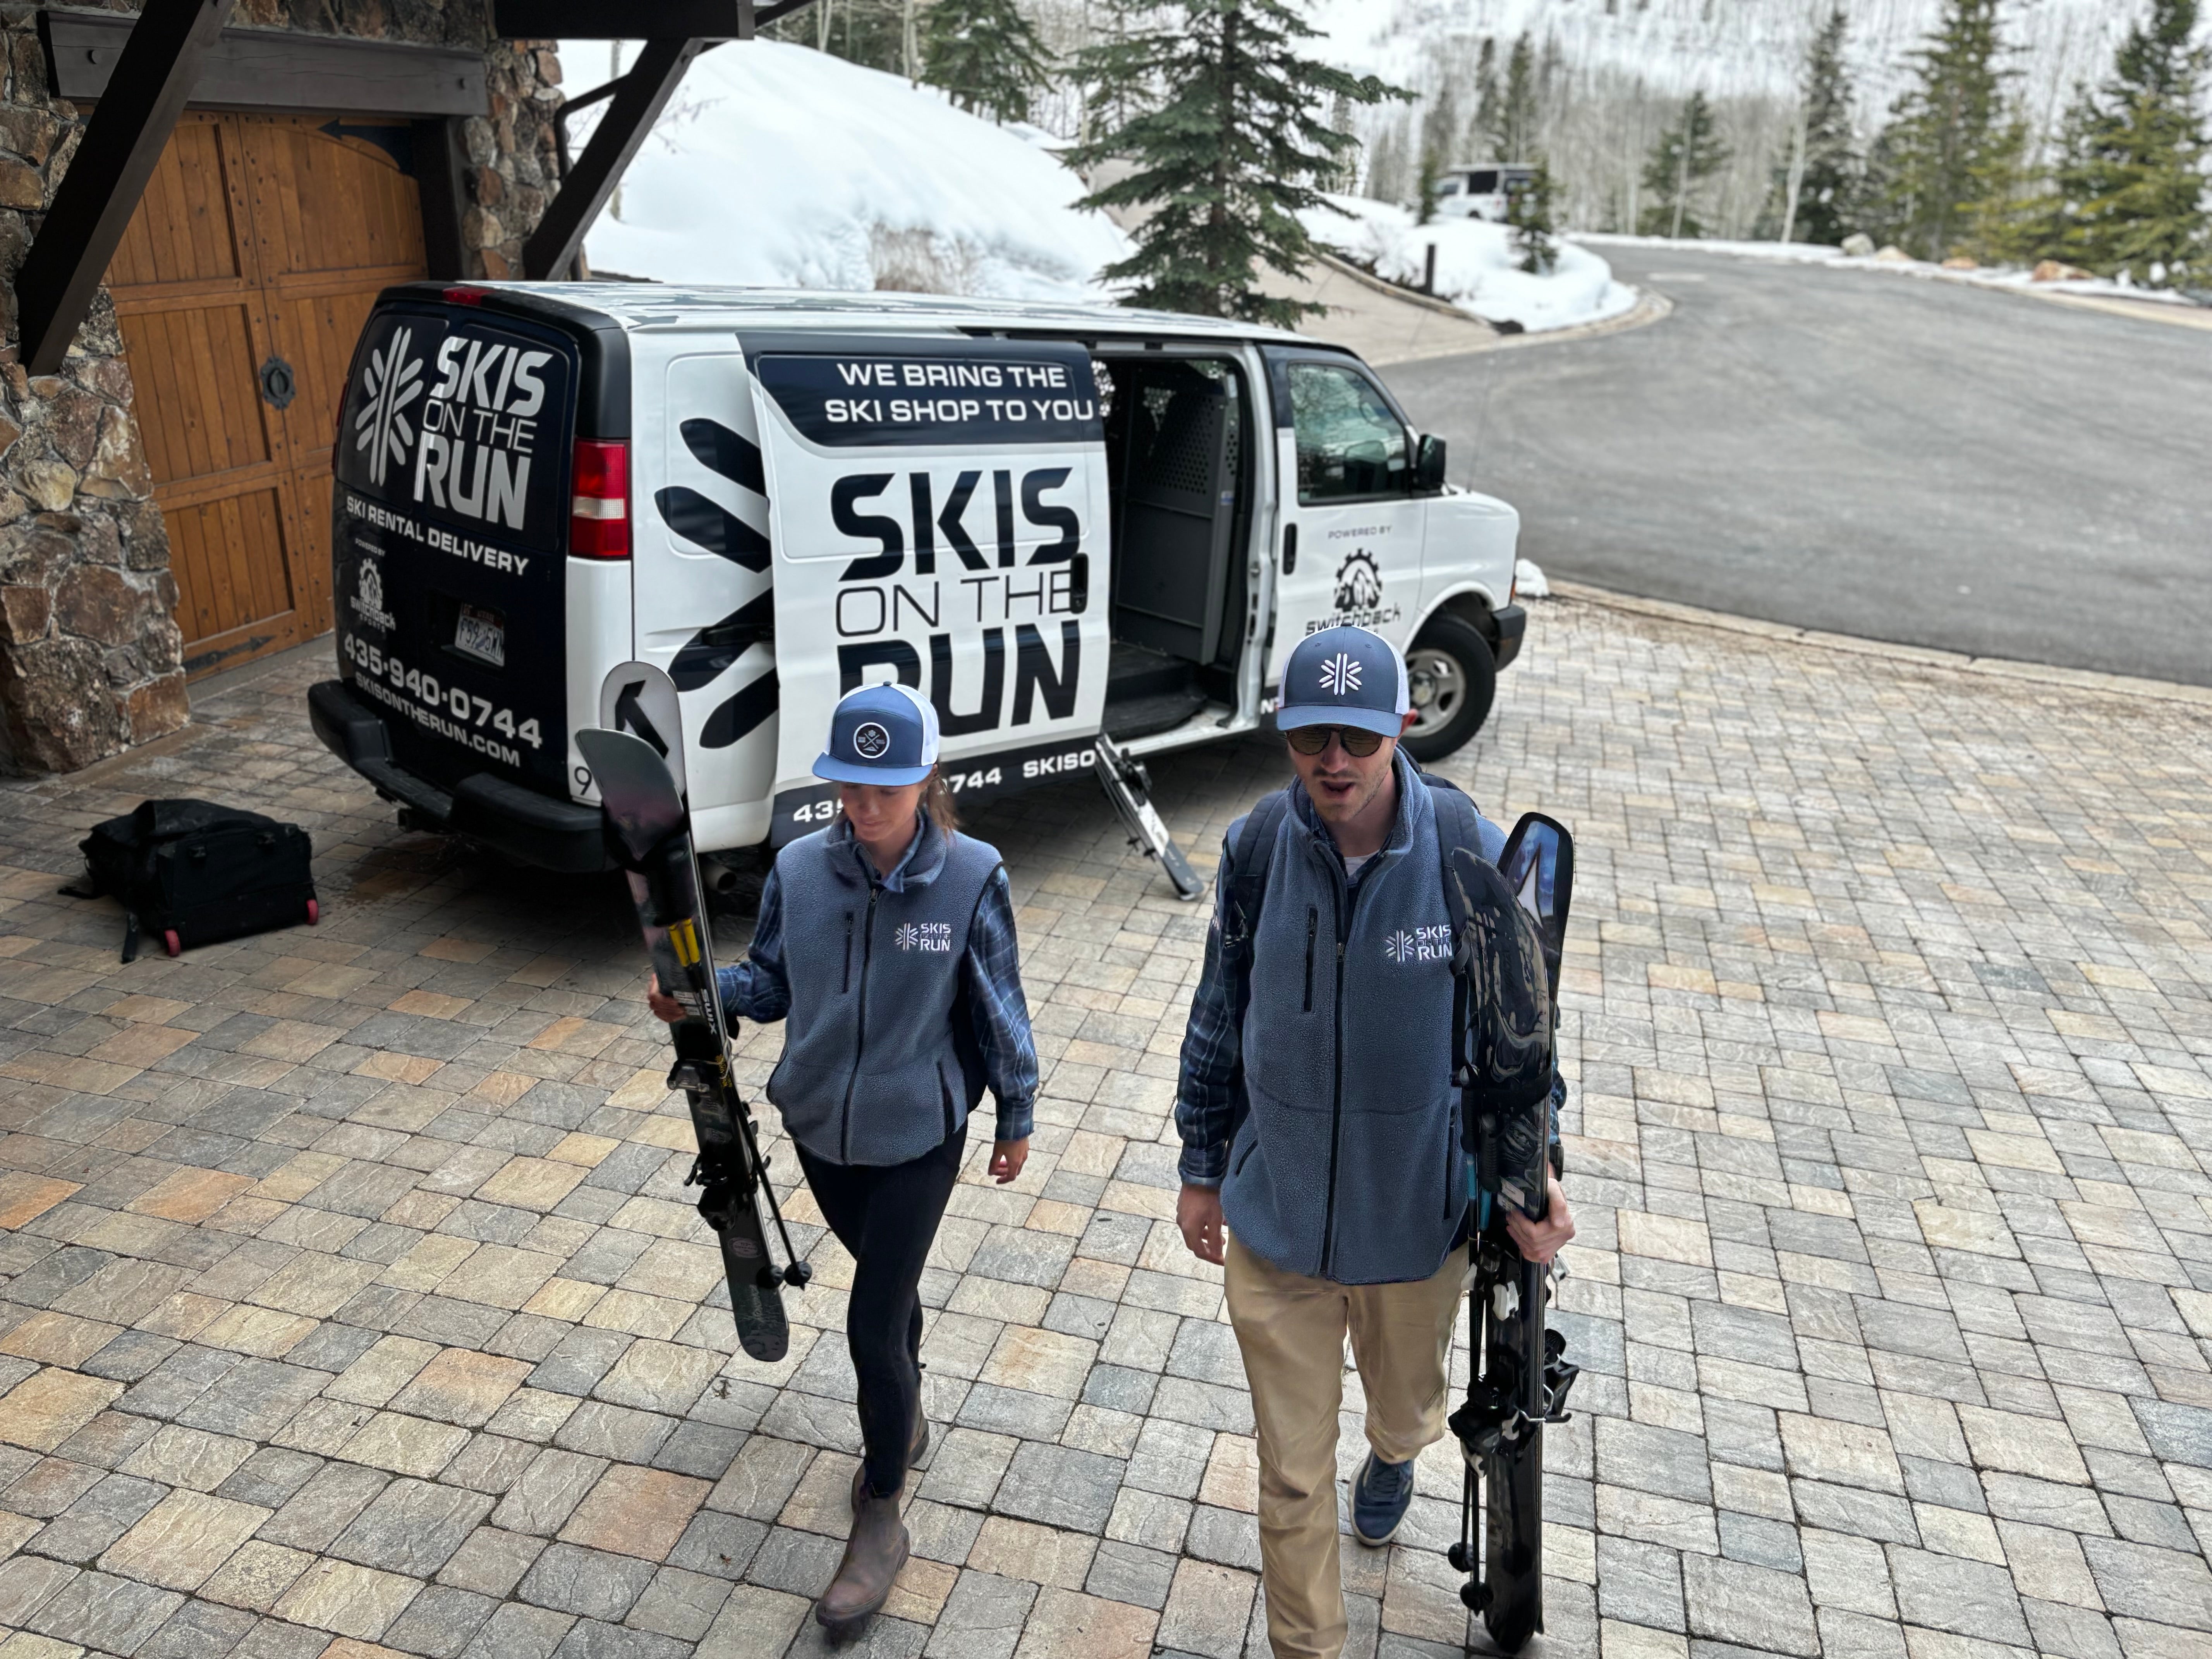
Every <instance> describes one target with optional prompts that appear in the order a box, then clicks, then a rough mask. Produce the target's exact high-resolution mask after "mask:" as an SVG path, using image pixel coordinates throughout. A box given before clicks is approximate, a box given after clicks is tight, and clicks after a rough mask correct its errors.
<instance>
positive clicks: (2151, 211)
mask: <svg viewBox="0 0 2212 1659" xmlns="http://www.w3.org/2000/svg"><path fill="white" fill-rule="evenodd" d="M2196 28H2197V0H2152V5H2151V11H2150V15H2149V16H2148V18H2147V19H2146V20H2145V21H2142V22H2140V23H2138V24H2137V25H2136V27H2134V28H2132V29H2130V31H2129V32H2128V35H2127V38H2126V39H2125V40H2123V41H2122V42H2121V44H2120V48H2119V51H2118V54H2117V55H2116V56H2115V57H2114V58H2113V61H2112V79H2111V80H2109V81H2107V82H2106V83H2105V84H2104V86H2103V87H2102V88H2100V90H2099V91H2098V92H2096V93H2094V94H2092V93H2090V92H2088V91H2087V90H2086V89H2085V90H2083V91H2082V92H2081V94H2080V95H2079V97H2077V99H2076V100H2075V106H2074V108H2073V110H2072V111H2071V112H2069V116H2068V119H2067V124H2066V131H2065V136H2064V141H2063V153H2062V159H2061V161H2060V162H2059V165H2058V168H2057V185H2058V194H2059V197H2061V198H2062V200H2063V204H2064V205H2063V209H2062V212H2063V229H2062V233H2061V234H2062V237H2063V241H2062V244H2061V247H2060V249H2059V250H2057V251H2062V252H2063V253H2064V255H2065V257H2066V258H2069V259H2071V260H2072V261H2073V262H2074V263H2075V264H2079V265H2084V266H2087V268H2088V269H2089V270H2093V271H2096V272H2098V273H2100V275H2103V276H2120V275H2123V274H2124V275H2125V276H2128V277H2129V278H2130V280H2131V281H2134V282H2138V283H2161V282H2162V283H2172V284H2173V285H2175V286H2177V287H2179V286H2184V285H2187V284H2190V283H2201V282H2203V280H2204V279H2205V277H2206V276H2207V274H2208V273H2212V216H2208V215H2207V214H2206V211H2205V206H2204V194H2205V174H2204V166H2205V161H2206V159H2207V157H2208V156H2212V137H2208V135H2207V132H2206V129H2205V117H2204V111H2203V104H2202V98H2203V85H2204V80H2205V76H2206V74H2207V72H2208V70H2212V47H2206V46H2191V44H2190V42H2191V36H2192V35H2193V34H2194V33H2195V32H2196Z"/></svg>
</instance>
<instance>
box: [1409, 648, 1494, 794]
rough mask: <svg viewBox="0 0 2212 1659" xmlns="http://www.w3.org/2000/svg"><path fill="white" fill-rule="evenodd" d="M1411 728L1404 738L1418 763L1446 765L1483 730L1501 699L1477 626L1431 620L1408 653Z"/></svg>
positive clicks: (1490, 658)
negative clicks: (1495, 699)
mask: <svg viewBox="0 0 2212 1659" xmlns="http://www.w3.org/2000/svg"><path fill="white" fill-rule="evenodd" d="M1406 682H1407V694H1408V701H1409V702H1410V703H1411V705H1412V708H1413V726H1411V727H1410V728H1409V729H1408V730H1407V732H1406V735H1405V737H1404V738H1403V739H1402V740H1401V741H1403V743H1404V744H1405V746H1406V751H1407V753H1408V754H1410V755H1411V756H1413V758H1414V759H1415V760H1417V761H1422V762H1428V761H1438V760H1442V759H1443V757H1445V756H1447V755H1449V754H1450V753H1452V752H1453V751H1454V750H1456V749H1458V748H1460V747H1461V746H1462V745H1463V744H1465V743H1466V742H1467V741H1468V738H1472V737H1473V736H1474V734H1475V733H1476V732H1479V731H1480V730H1481V729H1482V723H1483V721H1484V720H1487V719H1488V718H1489V716H1490V703H1491V699H1492V697H1494V696H1497V694H1498V661H1497V659H1496V658H1495V657H1493V656H1492V654H1491V650H1490V641H1487V640H1486V639H1484V638H1483V637H1482V635H1481V634H1480V632H1479V631H1478V630H1477V629H1476V628H1475V626H1474V623H1470V622H1468V620H1467V619H1466V618H1465V617H1455V616H1453V615H1451V614H1450V613H1449V612H1446V613H1445V614H1443V615H1442V616H1437V617H1431V618H1430V619H1429V624H1428V626H1427V627H1425V628H1424V629H1422V630H1421V636H1420V638H1419V639H1417V640H1415V641H1413V649H1412V650H1410V651H1408V652H1407V653H1406Z"/></svg>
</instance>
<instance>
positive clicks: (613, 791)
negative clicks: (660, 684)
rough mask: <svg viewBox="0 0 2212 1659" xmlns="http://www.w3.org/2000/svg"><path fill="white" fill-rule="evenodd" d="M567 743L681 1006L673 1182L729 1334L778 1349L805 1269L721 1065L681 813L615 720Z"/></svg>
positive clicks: (675, 1032) (722, 1049)
mask: <svg viewBox="0 0 2212 1659" xmlns="http://www.w3.org/2000/svg"><path fill="white" fill-rule="evenodd" d="M576 746H577V748H578V750H580V751H581V753H582V755H583V757H584V760H585V763H586V764H587V765H588V766H590V768H591V769H592V781H593V782H595V783H596V784H597V785H598V786H599V803H600V808H601V811H603V812H604V813H605V817H606V822H607V826H608V829H609V832H610V833H609V836H608V841H609V844H610V846H611V848H612V849H613V850H614V851H615V853H616V854H617V858H618V859H619V860H620V862H621V864H622V866H623V871H624V872H625V873H626V874H627V875H628V877H629V890H630V896H631V897H632V898H633V899H634V900H635V902H636V904H637V917H638V922H639V925H640V927H641V928H642V929H643V931H644V933H645V946H646V951H647V955H649V956H650V957H652V959H653V973H654V975H655V976H656V977H658V978H659V981H660V988H661V989H662V990H663V991H665V992H666V993H667V994H669V995H670V996H671V997H673V998H674V999H675V1000H676V1001H677V1002H678V1004H679V1005H681V1006H682V1007H683V1010H684V1017H683V1018H681V1019H678V1020H677V1021H676V1022H674V1023H673V1024H671V1025H670V1026H669V1028H668V1033H669V1040H670V1042H671V1043H672V1044H673V1045H674V1047H675V1050H676V1060H675V1064H674V1065H673V1066H671V1067H670V1069H669V1073H668V1086H669V1087H670V1088H671V1089H681V1090H683V1091H684V1097H685V1098H686V1099H687V1100H688V1101H689V1102H690V1106H691V1128H692V1132H693V1133H694V1134H695V1135H696V1137H697V1141H698V1147H699V1155H698V1158H697V1161H696V1163H695V1164H693V1165H692V1168H691V1173H690V1176H689V1177H688V1179H687V1180H686V1182H685V1184H686V1185H687V1186H696V1187H698V1188H700V1194H699V1206H698V1207H699V1213H700V1215H701V1216H702V1217H703V1218H705V1220H706V1222H707V1225H708V1226H710V1227H712V1228H713V1229H714V1236H715V1237H716V1238H717V1239H718V1240H719V1241H720V1244H721V1249H722V1271H723V1273H724V1274H725V1275H726V1276H727V1278H728V1279H729V1283H730V1311H731V1313H732V1316H734V1318H735V1320H736V1322H737V1328H738V1344H739V1345H740V1346H742V1347H743V1348H744V1351H745V1352H747V1353H748V1354H750V1355H751V1356H752V1358H755V1359H758V1360H762V1361H764V1362H767V1363H769V1364H773V1363H775V1361H777V1360H779V1359H781V1358H783V1356H784V1353H785V1351H786V1350H787V1348H788V1347H789V1346H790V1341H791V1328H790V1325H789V1322H787V1320H786V1318H785V1316H784V1310H783V1297H782V1293H781V1289H780V1288H779V1287H780V1286H781V1285H792V1286H793V1287H794V1288H796V1287H798V1286H800V1285H805V1283H806V1281H807V1279H809V1278H810V1277H811V1270H810V1269H809V1267H807V1264H806V1263H805V1262H804V1261H800V1260H799V1257H798V1254H797V1252H795V1251H794V1250H793V1249H792V1245H791V1235H790V1233H789V1231H787V1229H786V1228H785V1227H784V1225H783V1218H782V1216H781V1213H780V1212H778V1210H777V1208H776V1203H775V1192H774V1190H773V1189H772V1188H770V1187H769V1182H768V1170H767V1164H766V1160H764V1159H763V1158H762V1157H761V1153H760V1146H759V1143H758V1141H757V1139H756V1138H755V1135H754V1133H753V1119H752V1110H751V1108H750V1107H749V1106H748V1105H746V1103H745V1102H744V1097H742V1096H740V1095H739V1094H738V1089H737V1084H736V1081H735V1079H733V1078H732V1075H731V1072H730V1037H729V1031H728V1028H727V1027H726V1024H725V1023H724V1021H723V1018H722V1000H721V997H720V994H718V993H717V991H716V988H715V984H714V939H713V936H712V934H711V933H710V932H709V931H708V923H707V907H706V905H705V904H704V903H703V902H702V897H701V893H702V889H701V887H700V884H699V868H698V863H697V860H696V858H695V856H694V854H693V850H692V846H691V820H690V814H689V813H688V812H687V811H685V810H684V799H683V797H682V796H681V795H679V794H678V793H677V788H676V781H675V779H674V777H673V776H672V775H671V773H670V771H669V767H668V763H667V762H666V761H665V760H664V759H662V757H661V756H660V754H659V752H658V751H657V750H655V749H654V748H653V745H652V744H648V743H647V742H645V741H644V740H643V739H641V738H636V737H633V736H631V735H630V734H629V732H607V731H600V730H594V729H590V728H586V729H585V730H582V731H580V732H577V734H576ZM771 1221H773V1223H774V1224H775V1231H776V1232H777V1233H778V1234H779V1235H780V1237H781V1243H782V1246H783V1255H784V1266H783V1267H782V1269H781V1271H779V1270H778V1269H777V1267H776V1266H775V1258H774V1256H773V1255H772V1254H771V1253H770V1251H769V1223H770V1222H771Z"/></svg>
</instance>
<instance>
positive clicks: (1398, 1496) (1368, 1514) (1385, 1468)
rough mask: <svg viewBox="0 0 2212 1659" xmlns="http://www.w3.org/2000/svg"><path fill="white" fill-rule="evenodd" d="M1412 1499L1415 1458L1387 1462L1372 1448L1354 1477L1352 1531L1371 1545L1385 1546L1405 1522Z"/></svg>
mask: <svg viewBox="0 0 2212 1659" xmlns="http://www.w3.org/2000/svg"><path fill="white" fill-rule="evenodd" d="M1412 1504H1413V1461H1412V1460H1411V1459H1410V1458H1409V1459H1407V1461H1406V1462H1403V1463H1385V1462H1383V1460H1382V1459H1381V1458H1379V1457H1377V1456H1376V1455H1375V1454H1374V1453H1373V1452H1371V1451H1370V1452H1369V1453H1368V1454H1367V1461H1366V1462H1364V1463H1362V1464H1361V1465H1360V1466H1359V1473H1358V1474H1356V1475H1354V1476H1353V1477H1352V1535H1353V1536H1354V1537H1356V1538H1357V1539H1358V1540H1359V1541H1360V1542H1361V1543H1363V1544H1365V1545H1367V1546H1368V1547H1370V1548H1372V1549H1380V1548H1382V1547H1383V1545H1385V1544H1387V1543H1389V1541H1391V1540H1392V1539H1393V1538H1395V1537H1396V1536H1397V1535H1398V1528H1401V1527H1402V1526H1404V1525H1405V1524H1406V1510H1407V1508H1408V1507H1410V1506H1411V1505H1412Z"/></svg>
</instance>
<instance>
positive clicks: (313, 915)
mask: <svg viewBox="0 0 2212 1659" xmlns="http://www.w3.org/2000/svg"><path fill="white" fill-rule="evenodd" d="M322 919H323V907H322V906H321V905H319V904H318V903H316V902H314V900H313V899H309V900H308V901H307V926H308V927H313V926H314V925H315V924H316V923H317V922H319V921H321V920H322Z"/></svg>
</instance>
